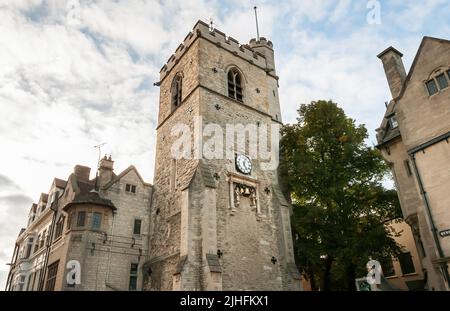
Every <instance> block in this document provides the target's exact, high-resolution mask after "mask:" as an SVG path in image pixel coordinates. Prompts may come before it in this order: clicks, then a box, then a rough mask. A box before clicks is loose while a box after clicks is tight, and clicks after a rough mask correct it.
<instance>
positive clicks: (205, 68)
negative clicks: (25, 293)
mask: <svg viewBox="0 0 450 311" xmlns="http://www.w3.org/2000/svg"><path fill="white" fill-rule="evenodd" d="M159 86H160V105H159V119H158V126H157V145H156V160H155V163H156V165H155V178H154V192H153V193H154V194H153V199H152V211H151V216H150V218H151V219H150V246H149V248H150V256H149V260H148V261H147V262H146V264H145V268H144V269H146V271H147V272H148V276H147V277H146V280H145V281H144V282H145V284H144V286H145V287H146V288H147V289H149V290H300V289H301V284H300V274H299V273H298V270H297V269H296V267H295V264H294V254H293V246H292V236H291V227H290V209H291V206H290V205H289V203H288V202H287V201H286V199H285V197H284V196H283V194H282V192H281V190H280V188H279V185H278V175H277V169H276V166H275V167H274V168H272V169H269V170H268V169H267V168H266V169H263V168H262V167H263V166H262V165H261V164H263V162H268V160H262V159H261V158H260V157H259V155H258V154H257V155H256V156H255V155H254V154H251V152H249V150H250V147H252V146H253V147H254V146H255V141H254V140H252V139H251V138H249V136H250V135H249V134H255V133H256V132H259V129H260V128H263V127H268V129H269V134H267V135H265V137H266V141H264V139H263V141H264V142H263V143H262V144H263V145H268V146H270V145H271V143H273V144H272V145H274V146H276V148H274V147H272V151H273V152H276V153H277V154H278V138H277V139H276V140H275V139H273V138H272V140H274V141H272V140H271V137H273V135H271V133H270V126H271V125H273V124H278V125H280V124H281V113H280V104H279V99H278V77H277V75H276V71H275V62H274V51H273V48H272V43H271V42H270V41H267V40H266V39H265V38H260V40H259V41H257V40H255V39H252V40H251V41H250V43H249V45H240V44H239V42H237V41H236V40H235V39H233V38H231V37H226V35H225V34H224V33H222V32H220V31H219V30H217V29H214V30H212V29H210V28H209V27H208V25H207V24H205V23H203V22H201V21H199V22H197V24H196V25H195V26H194V29H193V32H191V33H189V34H188V35H187V37H186V38H185V39H184V42H183V43H182V44H180V46H179V47H178V48H177V49H176V51H175V54H174V55H172V56H171V57H170V58H169V60H168V62H167V64H166V65H164V66H163V68H162V69H161V72H160V83H159ZM236 124H242V125H243V126H244V127H247V126H248V127H247V131H246V132H245V133H246V134H247V135H246V137H245V147H246V148H242V146H241V147H239V146H238V144H236V143H234V140H235V139H234V138H235V135H234V134H233V135H232V137H231V139H232V142H233V143H232V144H231V146H229V147H227V148H228V151H229V152H228V153H227V152H225V150H222V152H221V155H220V156H217V153H216V156H215V157H214V158H211V157H206V156H201V155H202V154H204V153H202V152H201V148H199V146H200V147H202V146H203V148H204V149H206V148H207V147H206V142H207V140H208V137H207V136H212V135H213V134H218V133H219V134H220V135H222V134H223V138H220V140H221V141H222V142H223V145H224V146H225V145H226V143H225V141H226V140H230V137H229V135H228V136H227V135H225V134H226V133H227V132H228V127H229V125H236ZM180 125H181V128H182V129H184V130H183V132H184V133H183V135H184V134H185V133H186V131H187V130H190V131H191V133H192V139H191V140H190V142H189V143H188V144H187V145H188V146H189V148H192V152H191V153H190V154H189V155H188V156H185V157H183V158H176V157H174V155H173V153H174V152H173V150H174V146H175V145H176V144H177V141H178V140H179V139H180V133H181V132H180V131H178V130H177V129H179V128H180ZM211 126H213V127H214V126H215V130H214V133H213V131H211V128H213V127H211ZM217 127H220V128H219V130H217ZM220 129H222V130H220ZM237 132H239V131H237ZM199 133H200V135H201V133H203V140H204V141H205V143H204V144H202V143H200V144H197V143H196V141H195V140H194V139H193V137H194V136H195V135H198V134H199ZM232 133H233V132H232ZM225 136H226V138H225ZM263 136H264V135H263ZM185 137H188V138H190V137H191V136H185ZM196 137H198V136H196ZM219 137H222V136H219ZM259 139H260V138H259ZM258 141H260V140H258ZM227 146H228V145H227ZM185 147H186V146H185ZM215 147H217V145H215ZM224 149H225V148H224ZM269 149H270V148H269ZM199 150H200V151H199ZM226 154H228V155H230V154H231V155H232V156H231V157H230V156H227V155H226Z"/></svg>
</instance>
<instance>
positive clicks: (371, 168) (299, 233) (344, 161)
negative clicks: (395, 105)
mask: <svg viewBox="0 0 450 311" xmlns="http://www.w3.org/2000/svg"><path fill="white" fill-rule="evenodd" d="M298 113H299V116H298V118H297V123H295V124H292V125H286V126H284V127H283V129H282V139H281V159H282V162H281V167H280V169H281V173H282V176H283V178H282V183H283V186H284V188H285V190H286V191H289V192H290V193H291V196H292V200H293V206H294V212H293V216H292V228H293V234H294V247H295V252H296V260H297V263H298V265H299V268H300V269H301V271H302V273H303V274H304V275H305V276H306V277H307V278H308V279H309V280H310V281H311V285H312V287H313V288H317V287H319V286H320V288H321V290H354V289H355V284H354V282H355V278H357V277H362V276H365V275H366V274H367V270H366V263H367V262H368V260H369V259H370V258H372V259H377V260H380V261H381V260H383V259H386V258H390V257H391V256H393V255H394V256H395V255H396V254H397V253H398V252H399V251H400V248H399V245H397V244H396V242H395V240H394V237H395V235H396V234H398V233H396V232H395V231H394V230H393V229H392V228H391V227H390V226H389V223H390V222H391V221H393V220H395V219H398V218H399V217H401V211H400V207H399V202H398V199H397V195H396V192H395V191H394V190H387V189H385V188H384V187H383V185H382V182H383V180H384V179H385V178H386V177H387V176H388V174H389V173H388V172H389V170H388V167H387V166H386V164H385V163H384V161H383V159H382V157H381V155H380V153H379V151H378V150H377V149H375V148H371V147H368V146H367V145H366V144H365V139H366V138H367V137H368V135H367V130H366V128H365V127H364V125H359V126H357V125H355V122H354V121H353V120H352V119H350V118H348V117H347V116H346V115H345V113H344V111H343V110H342V109H341V108H339V107H338V106H337V104H335V103H333V102H331V101H317V102H312V103H311V104H309V105H301V106H300V109H299V110H298Z"/></svg>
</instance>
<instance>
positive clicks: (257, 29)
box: [253, 6, 259, 41]
mask: <svg viewBox="0 0 450 311" xmlns="http://www.w3.org/2000/svg"><path fill="white" fill-rule="evenodd" d="M253 9H254V10H255V20H256V41H259V27H258V11H257V10H258V7H257V6H254V7H253Z"/></svg>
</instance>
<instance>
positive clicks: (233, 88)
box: [228, 68, 243, 101]
mask: <svg viewBox="0 0 450 311" xmlns="http://www.w3.org/2000/svg"><path fill="white" fill-rule="evenodd" d="M228 96H229V97H231V98H234V99H236V100H238V101H242V98H243V95H242V77H241V74H240V73H239V71H238V70H237V69H236V68H232V69H230V70H229V71H228Z"/></svg>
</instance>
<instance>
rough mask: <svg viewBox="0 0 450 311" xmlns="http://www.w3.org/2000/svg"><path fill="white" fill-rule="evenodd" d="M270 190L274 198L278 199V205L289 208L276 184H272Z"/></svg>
mask: <svg viewBox="0 0 450 311" xmlns="http://www.w3.org/2000/svg"><path fill="white" fill-rule="evenodd" d="M272 190H273V194H274V195H275V197H276V198H277V199H278V203H280V204H281V205H284V206H290V204H289V203H288V201H287V200H286V197H285V196H284V194H283V192H282V191H281V189H280V187H279V186H278V184H272Z"/></svg>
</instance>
